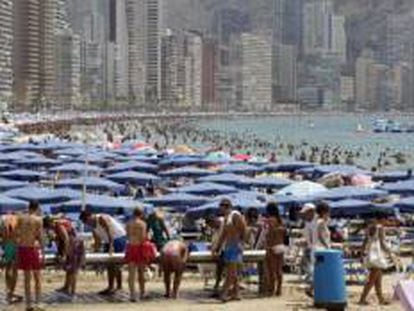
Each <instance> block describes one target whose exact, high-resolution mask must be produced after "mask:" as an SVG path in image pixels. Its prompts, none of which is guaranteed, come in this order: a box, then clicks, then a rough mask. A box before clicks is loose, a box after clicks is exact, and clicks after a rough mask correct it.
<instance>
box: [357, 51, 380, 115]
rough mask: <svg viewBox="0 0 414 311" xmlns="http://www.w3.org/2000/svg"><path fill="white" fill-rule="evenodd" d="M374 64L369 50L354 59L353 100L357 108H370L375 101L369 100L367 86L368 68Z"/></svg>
mask: <svg viewBox="0 0 414 311" xmlns="http://www.w3.org/2000/svg"><path fill="white" fill-rule="evenodd" d="M373 64H375V60H374V59H373V57H372V53H371V52H370V51H364V53H363V54H362V55H361V56H360V57H359V58H358V59H357V60H356V63H355V86H356V89H355V101H356V109H357V110H360V109H362V110H366V109H368V110H372V109H373V107H374V106H375V103H372V102H371V101H370V97H369V92H368V86H369V69H370V67H371V66H372V65H373Z"/></svg>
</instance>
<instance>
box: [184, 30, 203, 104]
mask: <svg viewBox="0 0 414 311" xmlns="http://www.w3.org/2000/svg"><path fill="white" fill-rule="evenodd" d="M186 41H187V44H186V45H187V47H186V55H185V72H186V79H185V82H186V85H185V98H186V102H188V103H190V105H191V107H193V108H196V109H199V108H201V105H202V69H203V40H202V37H201V35H200V34H198V33H193V32H189V33H187V35H186Z"/></svg>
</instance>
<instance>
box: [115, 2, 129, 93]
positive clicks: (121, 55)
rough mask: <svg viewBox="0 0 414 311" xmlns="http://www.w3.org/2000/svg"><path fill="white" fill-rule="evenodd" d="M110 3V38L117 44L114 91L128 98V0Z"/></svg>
mask: <svg viewBox="0 0 414 311" xmlns="http://www.w3.org/2000/svg"><path fill="white" fill-rule="evenodd" d="M114 2H115V3H114ZM110 5H111V6H110V12H111V13H110V16H111V30H110V38H111V39H112V40H114V41H113V42H114V44H115V78H114V84H115V85H114V92H115V97H116V98H117V99H125V100H126V99H127V98H128V87H129V75H128V66H129V59H128V24H127V7H126V0H112V1H111V2H110ZM114 10H115V13H114Z"/></svg>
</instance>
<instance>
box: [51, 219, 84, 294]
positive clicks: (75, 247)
mask: <svg viewBox="0 0 414 311" xmlns="http://www.w3.org/2000/svg"><path fill="white" fill-rule="evenodd" d="M43 225H44V228H45V229H46V230H49V231H51V233H52V234H53V238H54V240H55V242H56V245H57V248H58V263H61V264H62V266H63V270H64V271H65V272H66V275H65V283H64V285H63V287H62V288H61V289H58V290H57V291H59V292H62V293H64V294H68V295H70V296H74V295H75V292H76V283H77V277H78V273H79V270H80V268H81V266H82V265H83V264H84V260H85V247H84V243H83V240H82V239H81V238H79V237H78V236H77V234H76V230H75V228H74V226H73V224H72V222H71V221H70V220H68V219H65V218H63V217H62V218H58V219H52V218H50V217H46V218H45V219H44V220H43Z"/></svg>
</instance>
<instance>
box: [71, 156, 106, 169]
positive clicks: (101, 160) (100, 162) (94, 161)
mask: <svg viewBox="0 0 414 311" xmlns="http://www.w3.org/2000/svg"><path fill="white" fill-rule="evenodd" d="M111 161H112V160H111V159H108V158H105V157H102V156H100V155H98V154H95V153H94V154H89V155H81V156H80V157H75V158H72V159H71V162H77V163H88V164H91V165H97V166H105V165H107V164H108V163H110V162H111Z"/></svg>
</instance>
